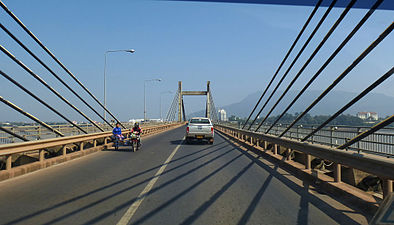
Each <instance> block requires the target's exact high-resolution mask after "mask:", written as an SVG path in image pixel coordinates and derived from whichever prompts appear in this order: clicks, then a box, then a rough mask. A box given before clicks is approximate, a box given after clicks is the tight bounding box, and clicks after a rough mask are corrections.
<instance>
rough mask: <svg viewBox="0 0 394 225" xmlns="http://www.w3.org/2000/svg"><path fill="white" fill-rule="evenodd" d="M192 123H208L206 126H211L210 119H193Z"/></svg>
mask: <svg viewBox="0 0 394 225" xmlns="http://www.w3.org/2000/svg"><path fill="white" fill-rule="evenodd" d="M190 123H206V124H210V123H209V119H191V120H190Z"/></svg>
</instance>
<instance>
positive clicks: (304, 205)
mask: <svg viewBox="0 0 394 225" xmlns="http://www.w3.org/2000/svg"><path fill="white" fill-rule="evenodd" d="M226 141H227V142H228V143H229V144H230V145H232V146H234V147H237V145H235V144H234V143H232V142H230V141H229V140H227V139H226ZM237 149H238V150H239V151H241V152H242V154H243V155H245V156H246V157H248V158H249V159H251V160H253V161H254V162H255V163H256V164H257V165H259V166H260V167H261V168H262V169H264V170H266V171H267V172H268V173H269V174H270V177H271V178H270V179H267V180H269V181H270V180H272V178H276V179H277V180H279V181H280V182H281V183H283V184H285V185H286V186H287V187H289V188H290V189H291V190H293V191H294V193H295V194H297V195H299V196H300V198H301V199H300V209H299V210H298V214H297V224H307V223H308V212H309V209H308V205H309V204H311V205H313V206H315V207H316V208H318V209H319V210H321V211H322V212H323V213H324V214H326V215H327V216H329V217H330V218H331V219H333V220H334V221H336V222H337V223H339V224H359V223H358V222H357V221H355V220H353V219H352V218H351V217H349V216H348V215H346V214H345V213H346V212H347V211H343V210H338V209H336V208H334V207H333V206H331V205H330V204H328V203H326V202H325V201H323V200H321V199H320V198H318V197H316V196H315V195H313V194H311V193H309V192H308V190H309V187H310V185H312V184H308V183H307V181H304V183H303V186H299V185H298V184H297V183H295V182H294V181H292V180H290V179H289V178H287V177H286V176H284V175H283V174H281V173H280V172H278V171H277V168H278V167H279V166H280V165H281V164H283V163H284V160H285V158H286V157H285V156H283V158H282V159H281V162H280V163H278V162H275V161H273V160H271V159H270V158H268V157H265V156H264V155H263V154H264V153H263V152H261V151H258V150H254V149H253V150H251V151H252V152H253V153H255V154H256V155H257V157H255V156H253V155H252V154H250V153H249V152H247V151H243V150H242V149H240V148H239V147H237ZM260 157H261V158H264V159H266V160H267V161H269V162H270V163H272V164H274V165H275V167H274V168H271V167H270V166H269V165H267V164H265V163H264V162H262V161H261V160H259V159H258V158H260ZM280 168H281V169H283V170H284V171H286V172H287V173H289V174H291V175H293V176H294V177H296V175H295V174H294V173H293V172H292V171H290V170H288V169H287V168H285V167H283V166H281V167H280ZM269 181H268V182H269ZM266 182H267V181H266ZM264 184H265V183H264ZM264 184H263V186H262V188H261V189H260V191H259V192H264V191H265V190H266V186H265V185H264ZM266 185H267V186H268V184H266ZM316 189H318V187H316ZM262 195H263V193H259V194H257V195H256V196H255V198H254V199H253V200H252V203H251V206H250V207H249V208H248V209H247V210H246V212H245V213H244V215H243V216H242V219H241V220H240V221H239V223H238V224H246V223H247V222H248V220H249V217H250V215H251V214H252V213H253V212H254V210H255V208H256V206H257V204H255V203H256V202H258V201H260V199H261V197H262ZM329 196H330V197H331V198H333V199H335V200H336V201H338V202H340V203H342V204H344V205H347V206H348V207H349V208H351V209H353V210H354V211H355V212H357V211H358V210H357V208H354V206H352V205H350V204H348V203H346V202H345V201H344V200H343V199H339V198H336V197H335V196H331V195H329Z"/></svg>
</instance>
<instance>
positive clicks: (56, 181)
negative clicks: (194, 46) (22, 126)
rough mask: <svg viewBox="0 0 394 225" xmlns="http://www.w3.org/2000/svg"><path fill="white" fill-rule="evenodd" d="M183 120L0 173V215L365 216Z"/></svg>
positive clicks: (60, 218)
mask: <svg viewBox="0 0 394 225" xmlns="http://www.w3.org/2000/svg"><path fill="white" fill-rule="evenodd" d="M184 132H185V127H180V128H177V129H174V130H171V131H168V132H165V133H161V134H157V135H154V136H151V137H146V138H144V139H143V140H142V143H143V145H142V149H141V150H140V151H137V152H130V151H129V150H128V149H127V148H125V147H123V148H122V149H121V150H119V151H114V150H111V149H110V150H107V151H102V152H98V153H94V154H91V155H89V156H86V157H82V158H80V159H77V160H73V161H69V162H66V163H64V164H59V165H57V166H54V167H51V168H48V169H44V170H41V171H37V172H34V173H31V174H28V175H25V176H22V177H18V178H14V179H11V180H7V181H4V182H1V183H0V224H106V225H108V224H160V225H162V224H168V225H173V224H204V225H209V224H224V225H230V224H275V225H278V224H319V225H320V224H359V223H361V224H366V223H367V221H366V219H365V217H364V216H363V215H361V214H360V213H359V212H358V210H357V209H355V208H353V207H352V206H351V205H350V204H347V203H345V202H343V201H342V200H338V199H334V198H332V197H330V196H328V195H326V194H324V193H321V192H317V191H315V190H314V188H313V186H311V185H309V184H307V183H304V182H302V181H300V180H298V179H296V178H294V177H293V176H291V175H290V174H289V173H288V172H286V171H284V170H282V169H280V168H278V167H276V166H275V165H272V164H271V163H269V162H267V161H266V160H264V159H261V158H259V157H258V156H256V155H254V154H253V153H250V152H245V151H244V150H242V149H240V148H238V147H237V146H236V145H234V144H233V143H231V142H230V141H228V140H227V139H225V138H223V137H221V136H220V135H217V134H216V136H215V143H214V144H213V145H208V144H191V145H186V144H185V143H183V138H184Z"/></svg>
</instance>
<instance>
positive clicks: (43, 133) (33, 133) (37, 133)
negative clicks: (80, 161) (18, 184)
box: [0, 122, 168, 145]
mask: <svg viewBox="0 0 394 225" xmlns="http://www.w3.org/2000/svg"><path fill="white" fill-rule="evenodd" d="M122 124H123V125H124V126H125V127H126V128H131V127H132V126H133V123H129V122H127V123H122ZM157 124H168V122H147V123H143V124H142V125H143V126H152V125H157ZM50 126H51V127H52V128H54V129H56V130H58V131H59V132H60V133H62V134H64V135H65V136H75V135H81V134H83V133H82V132H81V131H80V130H79V129H77V128H76V127H74V126H72V125H71V124H55V125H50ZM78 126H80V127H81V128H82V129H84V130H85V131H86V132H88V133H97V132H100V130H99V129H98V128H97V127H96V126H94V125H93V124H91V123H81V124H78ZM99 126H100V127H101V128H102V129H103V130H105V131H110V130H112V128H111V127H110V126H108V125H103V124H101V125H99ZM3 127H4V128H6V129H8V130H10V131H11V132H13V133H15V134H18V135H20V136H22V137H24V138H26V139H28V140H43V139H49V138H56V137H59V136H58V135H56V134H55V133H53V132H52V131H50V130H48V129H46V128H45V127H42V126H3ZM18 142H22V140H19V139H18V138H16V137H14V136H12V135H9V134H7V133H5V132H3V131H0V145H1V144H11V143H18Z"/></svg>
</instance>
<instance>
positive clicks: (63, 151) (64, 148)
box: [62, 146, 67, 156]
mask: <svg viewBox="0 0 394 225" xmlns="http://www.w3.org/2000/svg"><path fill="white" fill-rule="evenodd" d="M62 155H63V156H66V155H67V148H66V146H63V148H62Z"/></svg>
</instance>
